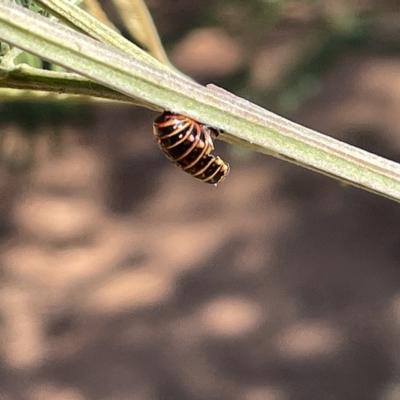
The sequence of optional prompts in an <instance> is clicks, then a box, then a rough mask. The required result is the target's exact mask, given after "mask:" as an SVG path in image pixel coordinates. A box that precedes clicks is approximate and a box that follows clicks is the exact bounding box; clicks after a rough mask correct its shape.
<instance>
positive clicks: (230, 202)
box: [0, 50, 400, 400]
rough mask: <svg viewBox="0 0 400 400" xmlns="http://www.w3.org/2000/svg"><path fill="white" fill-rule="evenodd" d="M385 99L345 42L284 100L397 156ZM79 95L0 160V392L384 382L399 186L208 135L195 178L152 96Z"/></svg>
mask: <svg viewBox="0 0 400 400" xmlns="http://www.w3.org/2000/svg"><path fill="white" fill-rule="evenodd" d="M177 51H178V50H177ZM399 109H400V57H385V56H376V55H374V56H371V55H362V54H359V55H353V56H352V55H348V56H345V57H343V58H342V59H341V60H340V62H338V63H337V65H336V66H335V67H334V68H332V70H331V71H330V72H329V73H328V74H326V76H325V77H324V79H323V81H322V89H321V91H320V92H319V93H318V94H317V95H316V96H314V97H312V98H311V99H309V100H308V101H307V102H306V103H305V104H304V105H303V106H302V108H301V109H300V110H299V111H298V112H296V113H295V114H293V115H292V116H291V118H292V119H294V120H296V122H299V123H301V124H304V125H306V126H308V127H311V128H313V129H316V130H319V131H322V132H324V133H326V134H329V135H332V136H335V137H338V138H340V139H343V140H346V141H348V142H351V143H353V144H356V145H358V146H359V147H362V148H366V149H369V150H371V151H374V152H376V153H378V154H381V155H383V156H385V157H388V158H391V159H394V160H399V158H400V157H399V156H400V133H399V126H400V113H399V112H398V110H399ZM91 111H92V112H93V117H94V123H93V125H92V126H91V127H90V130H76V129H72V128H70V127H65V128H63V132H62V146H60V150H59V151H58V152H56V153H51V152H48V151H47V150H46V149H47V147H46V146H47V145H48V143H47V142H46V140H45V139H43V143H39V145H38V149H39V150H38V151H39V154H42V156H41V157H40V161H38V162H37V163H36V165H35V166H34V167H33V168H32V169H30V170H29V171H27V172H25V173H23V174H22V173H20V174H10V173H8V172H4V171H3V172H2V173H1V185H0V193H1V210H2V211H1V214H2V215H1V218H0V237H1V243H0V273H1V274H0V276H1V290H0V349H1V359H0V399H1V400H25V399H26V400H89V399H90V400H92V399H93V400H111V399H112V400H169V399H174V400H205V399H207V400H325V399H329V400H377V399H379V400H395V399H400V382H399V379H400V378H399V362H398V360H399V354H400V353H399V345H400V233H399V232H400V207H399V205H398V204H396V203H394V202H391V201H389V200H386V199H383V198H380V197H378V196H376V195H373V194H369V193H366V192H363V191H361V190H359V189H355V188H352V187H350V186H346V185H342V184H340V183H338V182H336V181H334V180H332V179H330V178H326V177H323V176H320V175H318V174H316V173H313V172H309V171H306V170H304V169H301V168H300V167H296V166H292V165H289V164H287V163H285V162H283V161H279V160H275V159H272V158H270V157H267V156H263V155H260V154H247V153H245V154H244V153H240V152H236V151H234V150H233V149H232V148H231V147H229V146H227V145H224V144H223V143H222V142H217V144H216V147H217V153H218V154H220V155H221V156H223V158H224V159H226V160H228V161H229V163H230V165H231V174H230V175H229V177H228V179H227V180H226V182H224V183H223V184H221V185H219V186H218V187H214V186H211V185H206V184H203V183H202V182H198V181H196V180H194V179H193V178H191V177H190V176H187V175H186V174H184V173H182V172H181V171H179V169H177V168H176V167H174V166H173V165H171V164H170V163H169V162H168V161H167V160H166V159H165V157H164V155H163V154H162V153H161V152H160V151H159V149H158V148H157V146H156V145H155V142H154V139H153V136H152V133H151V124H152V120H153V118H154V117H155V116H156V114H155V113H153V112H150V111H145V110H143V109H137V108H132V107H128V106H117V105H113V106H105V105H103V106H93V107H92V109H91Z"/></svg>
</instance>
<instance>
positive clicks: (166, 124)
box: [153, 111, 229, 185]
mask: <svg viewBox="0 0 400 400" xmlns="http://www.w3.org/2000/svg"><path fill="white" fill-rule="evenodd" d="M153 131H154V135H155V137H156V139H157V142H158V145H159V146H160V148H161V150H162V151H163V152H164V153H165V154H166V156H167V157H168V159H169V160H171V161H172V162H173V163H174V164H176V165H177V166H178V167H180V168H181V169H183V170H184V171H185V172H187V173H188V174H190V175H192V176H194V177H195V178H197V179H200V180H201V181H203V182H207V183H211V184H214V185H216V184H217V183H220V182H222V181H224V179H225V178H226V176H227V175H228V174H229V165H228V164H226V163H225V162H224V161H223V160H221V158H220V157H215V156H213V155H212V154H210V153H211V151H212V150H214V145H213V139H215V138H216V137H217V136H218V133H219V132H218V130H217V129H214V128H211V127H209V126H206V125H203V124H200V123H199V122H196V121H194V120H193V119H190V118H188V117H185V116H183V115H181V114H175V113H172V112H169V111H165V112H164V113H162V114H161V115H160V116H159V117H157V118H156V119H155V121H154V124H153Z"/></svg>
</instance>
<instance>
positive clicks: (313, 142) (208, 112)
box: [0, 0, 400, 201]
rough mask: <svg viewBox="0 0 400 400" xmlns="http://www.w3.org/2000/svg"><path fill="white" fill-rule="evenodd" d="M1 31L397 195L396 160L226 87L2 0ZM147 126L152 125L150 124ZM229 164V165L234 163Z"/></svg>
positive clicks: (168, 105) (258, 146)
mask: <svg viewBox="0 0 400 400" xmlns="http://www.w3.org/2000/svg"><path fill="white" fill-rule="evenodd" d="M0 24H1V30H0V39H1V40H4V41H5V42H8V43H11V44H13V45H15V46H17V47H20V48H22V49H24V50H25V51H27V52H31V53H34V54H37V55H39V56H41V57H43V58H45V59H47V60H49V61H51V62H54V63H56V64H59V65H62V66H64V67H66V68H68V69H71V70H73V71H75V72H76V73H79V74H81V75H83V76H86V77H87V78H89V79H93V80H94V81H97V82H99V83H101V84H103V85H105V86H108V87H110V88H112V89H114V90H117V91H119V92H121V93H123V94H125V95H127V96H133V97H135V98H140V99H143V100H144V101H145V102H148V103H149V104H152V105H154V106H155V107H157V108H163V109H167V110H172V111H175V112H178V113H182V114H184V115H187V116H188V117H191V118H193V119H196V120H198V121H200V122H203V123H206V124H209V125H212V126H215V127H216V128H219V129H223V130H224V131H225V132H229V133H226V134H224V135H221V136H222V138H223V139H224V140H226V141H229V142H234V143H239V144H241V145H246V146H247V147H250V148H252V149H254V150H257V151H261V152H263V153H268V154H272V155H275V156H277V157H280V158H284V159H286V160H289V161H291V162H294V163H296V164H299V165H302V166H304V167H306V168H309V169H313V170H316V171H319V172H321V173H323V174H326V175H329V176H333V177H335V178H337V179H339V180H342V181H346V182H349V183H351V184H353V185H355V186H358V187H360V188H363V189H366V190H369V191H371V192H375V193H378V194H380V195H383V196H386V197H388V198H390V199H393V200H396V201H400V165H399V164H396V163H395V162H392V161H389V160H386V159H384V158H382V157H379V156H376V155H373V154H370V153H368V152H366V151H363V150H360V149H358V148H356V147H353V146H350V145H348V144H345V143H342V142H340V141H338V140H335V139H332V138H330V137H328V136H324V135H322V134H320V133H318V132H315V131H313V130H311V129H307V128H305V127H303V126H300V125H298V124H295V123H293V122H291V121H288V120H286V119H284V118H282V117H280V116H278V115H276V114H273V113H271V112H269V111H267V110H264V109H262V108H261V107H258V106H256V105H254V104H252V103H250V102H248V101H246V100H244V99H241V98H239V97H237V96H234V95H233V94H231V93H228V92H226V91H224V90H223V89H220V88H217V87H214V86H211V87H208V88H205V87H202V86H200V85H198V84H196V83H194V82H192V81H190V80H188V79H186V78H185V77H183V76H181V75H179V74H177V73H174V72H173V71H171V70H168V69H166V67H165V66H164V65H162V64H160V63H158V62H157V61H156V60H153V62H151V63H148V62H147V61H146V60H144V58H139V57H133V56H132V55H131V54H126V53H124V52H121V51H119V50H118V49H115V48H111V47H109V46H107V45H104V44H101V45H99V43H98V42H97V41H96V40H93V39H92V38H90V37H88V36H86V35H82V34H80V33H78V32H76V31H74V30H72V29H70V28H68V27H66V26H62V25H61V24H56V23H54V22H52V21H49V20H47V19H45V18H42V17H41V16H39V15H37V14H34V13H32V12H30V11H28V10H25V9H23V8H21V7H18V6H14V5H12V4H10V3H9V2H8V1H7V0H0ZM149 130H150V129H149ZM232 169H234V167H233V168H232Z"/></svg>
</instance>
